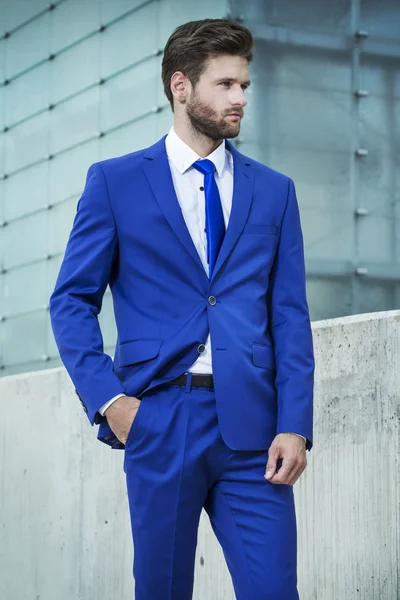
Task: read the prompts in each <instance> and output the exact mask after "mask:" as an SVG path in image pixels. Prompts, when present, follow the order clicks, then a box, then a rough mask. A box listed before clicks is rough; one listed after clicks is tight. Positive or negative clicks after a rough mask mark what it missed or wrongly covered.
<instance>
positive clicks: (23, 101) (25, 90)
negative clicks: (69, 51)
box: [4, 63, 49, 135]
mask: <svg viewBox="0 0 400 600" xmlns="http://www.w3.org/2000/svg"><path fill="white" fill-rule="evenodd" d="M4 102H5V122H6V125H8V126H11V125H14V124H15V123H17V122H18V121H20V120H21V119H24V118H26V117H28V116H30V115H32V114H33V113H35V112H37V111H39V110H43V109H44V108H46V107H47V106H48V104H49V63H46V64H44V65H42V66H41V67H38V68H37V69H34V70H33V71H29V73H26V74H25V75H22V76H21V77H18V78H17V79H16V80H15V81H13V82H12V83H10V85H7V86H6V87H5V88H4ZM22 126H24V125H22ZM7 135H8V133H7Z"/></svg>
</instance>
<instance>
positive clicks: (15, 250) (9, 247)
mask: <svg viewBox="0 0 400 600" xmlns="http://www.w3.org/2000/svg"><path fill="white" fill-rule="evenodd" d="M2 236H4V266H5V267H6V268H7V269H9V268H11V267H14V266H17V265H23V264H25V263H27V262H31V261H33V260H35V259H44V258H45V255H46V254H47V213H46V212H44V213H38V214H36V215H32V216H30V217H27V218H26V219H22V220H20V221H14V222H13V223H10V224H9V225H7V227H5V228H4V229H2Z"/></svg>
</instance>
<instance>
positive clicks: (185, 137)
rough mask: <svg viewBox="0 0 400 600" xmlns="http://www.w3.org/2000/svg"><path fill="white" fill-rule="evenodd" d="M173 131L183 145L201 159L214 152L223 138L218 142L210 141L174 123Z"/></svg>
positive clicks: (180, 124)
mask: <svg viewBox="0 0 400 600" xmlns="http://www.w3.org/2000/svg"><path fill="white" fill-rule="evenodd" d="M174 131H175V133H176V135H178V136H179V137H180V138H181V140H182V141H183V142H185V144H187V145H188V146H189V147H190V148H191V149H192V150H194V152H196V154H198V155H199V156H200V157H201V158H205V157H206V156H209V154H211V152H214V150H215V149H216V148H218V146H219V145H220V144H221V142H222V141H223V138H222V139H220V140H212V139H211V138H209V137H207V136H205V135H203V134H201V133H198V132H196V131H193V129H189V128H188V127H185V126H184V125H183V124H182V123H177V122H175V121H174Z"/></svg>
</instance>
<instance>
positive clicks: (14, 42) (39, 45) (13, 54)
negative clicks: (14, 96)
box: [1, 7, 50, 83]
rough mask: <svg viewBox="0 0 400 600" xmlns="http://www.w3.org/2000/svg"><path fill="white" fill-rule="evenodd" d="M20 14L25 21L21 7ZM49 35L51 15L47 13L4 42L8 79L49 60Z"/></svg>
mask: <svg viewBox="0 0 400 600" xmlns="http://www.w3.org/2000/svg"><path fill="white" fill-rule="evenodd" d="M16 12H17V10H16ZM18 12H19V13H20V18H21V20H23V21H25V19H26V15H25V14H24V12H21V11H20V7H18ZM49 35H50V13H49V12H46V13H45V14H44V15H42V16H41V17H39V18H38V19H35V21H33V22H32V23H29V24H28V25H25V26H24V27H22V28H21V29H19V30H18V31H16V32H15V33H13V34H12V35H11V36H10V37H9V38H7V40H5V41H2V42H1V43H2V44H6V48H5V57H6V60H5V73H6V77H7V78H10V77H12V76H14V75H16V74H17V73H20V72H21V71H25V69H28V68H30V67H31V66H32V65H34V64H35V63H37V62H39V61H41V60H43V59H45V58H47V57H48V56H49V54H50V39H49ZM13 83H14V82H13Z"/></svg>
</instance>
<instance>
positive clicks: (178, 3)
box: [157, 0, 254, 49]
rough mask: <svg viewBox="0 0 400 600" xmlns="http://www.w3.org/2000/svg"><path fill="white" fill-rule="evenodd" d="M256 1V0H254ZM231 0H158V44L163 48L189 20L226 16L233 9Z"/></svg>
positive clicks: (246, 8)
mask: <svg viewBox="0 0 400 600" xmlns="http://www.w3.org/2000/svg"><path fill="white" fill-rule="evenodd" d="M252 2H254V0H252ZM230 5H231V2H230V1H229V2H228V1H227V0H202V2H188V1H187V0H174V1H173V2H157V20H158V31H159V36H158V46H159V48H161V49H162V48H163V47H164V46H165V43H166V41H167V39H168V38H169V36H170V35H171V33H172V32H173V30H174V29H175V28H176V27H178V25H182V23H185V22H187V21H196V20H198V19H204V18H205V17H207V18H210V19H214V18H224V17H225V16H226V14H227V12H228V9H229V11H230V9H231V6H230ZM250 5H251V2H246V3H245V5H244V6H245V10H244V14H247V11H248V9H249V6H250Z"/></svg>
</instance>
